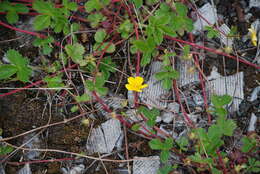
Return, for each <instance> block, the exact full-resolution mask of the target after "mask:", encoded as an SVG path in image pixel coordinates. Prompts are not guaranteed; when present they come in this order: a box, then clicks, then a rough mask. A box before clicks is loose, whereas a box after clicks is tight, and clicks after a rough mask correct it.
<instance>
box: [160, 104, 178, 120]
mask: <svg viewBox="0 0 260 174" xmlns="http://www.w3.org/2000/svg"><path fill="white" fill-rule="evenodd" d="M167 110H168V111H169V112H163V113H162V115H161V118H162V121H163V122H164V123H170V122H172V121H173V119H174V113H179V110H180V105H179V104H178V103H176V102H172V103H169V104H168V107H167Z"/></svg>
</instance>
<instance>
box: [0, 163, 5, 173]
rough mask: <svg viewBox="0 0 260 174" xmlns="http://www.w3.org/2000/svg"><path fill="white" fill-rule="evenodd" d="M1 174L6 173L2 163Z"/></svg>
mask: <svg viewBox="0 0 260 174" xmlns="http://www.w3.org/2000/svg"><path fill="white" fill-rule="evenodd" d="M0 174H5V169H4V167H3V166H2V164H0Z"/></svg>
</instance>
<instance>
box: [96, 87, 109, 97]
mask: <svg viewBox="0 0 260 174" xmlns="http://www.w3.org/2000/svg"><path fill="white" fill-rule="evenodd" d="M95 89H96V91H97V93H99V94H100V95H106V94H107V92H108V88H106V87H95Z"/></svg>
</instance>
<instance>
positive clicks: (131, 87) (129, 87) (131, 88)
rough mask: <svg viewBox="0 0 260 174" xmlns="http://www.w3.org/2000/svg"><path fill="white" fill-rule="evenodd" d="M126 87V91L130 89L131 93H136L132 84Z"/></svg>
mask: <svg viewBox="0 0 260 174" xmlns="http://www.w3.org/2000/svg"><path fill="white" fill-rule="evenodd" d="M125 87H126V89H128V90H129V91H134V90H135V88H134V87H133V86H132V85H130V84H126V85H125Z"/></svg>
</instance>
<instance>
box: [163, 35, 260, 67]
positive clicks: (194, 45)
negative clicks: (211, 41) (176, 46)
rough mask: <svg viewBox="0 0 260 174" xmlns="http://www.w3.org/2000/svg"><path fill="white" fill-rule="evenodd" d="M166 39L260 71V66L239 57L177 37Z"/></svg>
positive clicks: (167, 37)
mask: <svg viewBox="0 0 260 174" xmlns="http://www.w3.org/2000/svg"><path fill="white" fill-rule="evenodd" d="M165 38H166V39H169V40H174V41H177V42H180V43H184V44H188V45H190V46H192V47H195V48H199V49H204V50H206V51H209V52H212V53H215V54H218V55H221V56H226V57H228V58H231V59H234V60H238V61H239V62H241V63H244V64H247V65H249V66H252V67H254V68H256V69H260V66H258V65H256V64H253V63H251V62H249V61H246V60H243V59H240V58H239V57H235V56H232V55H229V54H227V53H224V52H221V51H217V50H215V49H212V48H208V47H205V46H201V45H197V44H195V43H192V42H188V41H184V40H181V39H177V38H175V37H171V36H165Z"/></svg>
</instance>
